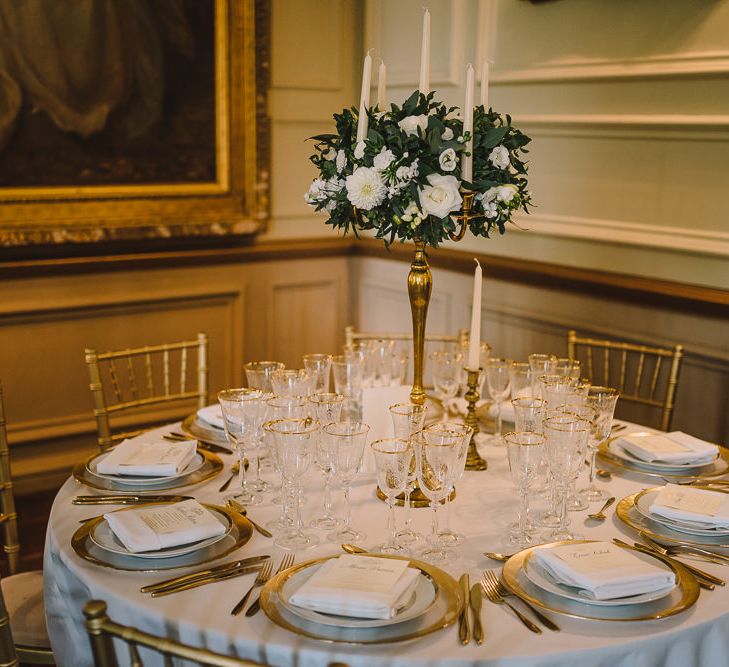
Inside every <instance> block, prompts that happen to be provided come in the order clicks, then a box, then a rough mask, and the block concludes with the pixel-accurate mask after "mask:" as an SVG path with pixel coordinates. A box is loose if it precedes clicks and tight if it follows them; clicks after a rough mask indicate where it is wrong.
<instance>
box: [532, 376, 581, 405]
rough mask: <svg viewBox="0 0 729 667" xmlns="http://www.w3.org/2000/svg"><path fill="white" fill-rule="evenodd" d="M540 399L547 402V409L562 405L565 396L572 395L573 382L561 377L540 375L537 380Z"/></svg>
mask: <svg viewBox="0 0 729 667" xmlns="http://www.w3.org/2000/svg"><path fill="white" fill-rule="evenodd" d="M539 383H540V385H541V388H542V389H541V394H540V395H541V397H542V398H543V399H544V400H545V401H547V405H548V407H549V408H556V407H557V406H559V405H563V404H564V403H565V402H566V400H567V396H568V395H569V394H570V393H572V390H573V388H574V384H575V381H574V380H573V379H572V378H569V377H565V376H563V375H542V376H540V378H539Z"/></svg>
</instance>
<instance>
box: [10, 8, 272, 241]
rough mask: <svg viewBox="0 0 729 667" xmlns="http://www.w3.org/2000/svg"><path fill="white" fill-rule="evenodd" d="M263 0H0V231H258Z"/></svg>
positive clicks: (128, 234)
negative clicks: (9, 0)
mask: <svg viewBox="0 0 729 667" xmlns="http://www.w3.org/2000/svg"><path fill="white" fill-rule="evenodd" d="M268 3H269V0H139V1H138V2H134V3H132V2H127V0H86V2H83V3H81V2H76V1H75V0H58V2H53V3H49V2H46V1H45V0H23V2H22V3H14V2H13V3H10V2H7V3H0V245H2V246H3V247H9V246H39V245H49V244H63V243H93V242H106V241H117V240H125V241H130V240H135V239H146V238H170V237H178V236H216V235H250V234H254V233H256V232H258V231H259V230H261V229H262V228H263V226H264V225H265V221H266V217H267V208H268V196H267V193H268V124H267V119H266V89H267V87H268V65H269V64H268V56H269V30H270V7H269V4H268ZM70 36H73V37H72V38H69V37H70Z"/></svg>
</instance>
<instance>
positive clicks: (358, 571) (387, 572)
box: [290, 555, 420, 619]
mask: <svg viewBox="0 0 729 667" xmlns="http://www.w3.org/2000/svg"><path fill="white" fill-rule="evenodd" d="M408 564H409V563H408V561H406V560H395V559H390V558H377V557H374V556H354V555H343V556H339V558H332V559H330V560H328V561H327V562H326V563H324V565H322V566H321V567H320V568H319V569H318V570H317V571H316V572H315V573H314V574H313V575H312V576H311V578H310V579H309V580H308V581H306V582H305V583H304V584H302V586H301V588H299V589H298V590H297V591H296V592H295V593H294V594H293V595H292V596H291V598H290V602H291V603H292V604H295V605H297V606H299V607H304V608H306V609H313V610H314V611H320V612H323V613H325V614H337V615H339V616H352V617H355V618H385V619H386V618H392V617H393V616H395V614H396V612H397V609H398V608H399V607H400V606H402V604H403V603H404V602H407V600H408V599H409V597H410V596H411V595H412V593H413V590H414V589H415V587H416V586H417V579H418V575H419V574H420V572H419V571H418V570H416V569H415V568H411V567H408Z"/></svg>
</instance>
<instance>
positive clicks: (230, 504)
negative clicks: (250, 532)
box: [225, 498, 273, 537]
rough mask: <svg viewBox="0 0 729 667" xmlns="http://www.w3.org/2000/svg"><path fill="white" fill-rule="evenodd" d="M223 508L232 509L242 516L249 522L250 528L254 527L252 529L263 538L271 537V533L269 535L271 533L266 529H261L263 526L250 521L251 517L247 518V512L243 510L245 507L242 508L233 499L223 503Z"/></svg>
mask: <svg viewBox="0 0 729 667" xmlns="http://www.w3.org/2000/svg"><path fill="white" fill-rule="evenodd" d="M225 506H226V507H228V508H229V509H232V510H233V511H234V512H238V514H241V515H243V516H244V517H245V518H246V519H248V521H250V522H251V525H252V526H253V527H254V528H255V529H256V530H257V531H258V532H259V533H260V534H261V535H263V537H273V533H271V531H270V530H267V529H266V528H264V527H263V526H261V525H260V524H258V523H256V522H255V521H254V520H253V519H251V517H249V516H248V510H246V508H245V507H243V505H241V504H240V503H239V502H237V501H236V500H233V499H232V498H231V499H230V500H228V501H227V502H226V503H225Z"/></svg>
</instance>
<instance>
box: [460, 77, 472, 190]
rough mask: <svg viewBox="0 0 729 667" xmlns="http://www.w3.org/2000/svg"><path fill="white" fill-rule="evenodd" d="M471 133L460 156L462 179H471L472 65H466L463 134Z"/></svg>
mask: <svg viewBox="0 0 729 667" xmlns="http://www.w3.org/2000/svg"><path fill="white" fill-rule="evenodd" d="M466 132H470V133H471V138H470V139H469V140H468V141H467V142H466V153H468V155H466V154H465V153H464V154H463V155H462V157H461V178H462V179H463V180H464V181H471V180H473V65H471V64H470V63H469V64H468V67H466V101H465V103H464V105H463V134H466Z"/></svg>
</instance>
